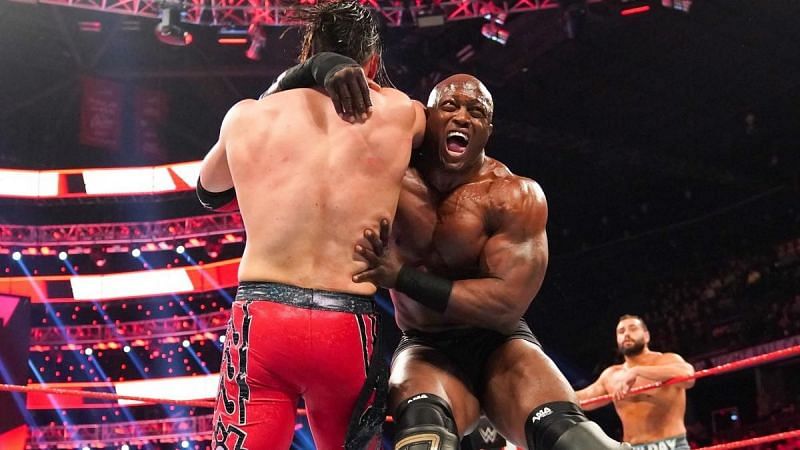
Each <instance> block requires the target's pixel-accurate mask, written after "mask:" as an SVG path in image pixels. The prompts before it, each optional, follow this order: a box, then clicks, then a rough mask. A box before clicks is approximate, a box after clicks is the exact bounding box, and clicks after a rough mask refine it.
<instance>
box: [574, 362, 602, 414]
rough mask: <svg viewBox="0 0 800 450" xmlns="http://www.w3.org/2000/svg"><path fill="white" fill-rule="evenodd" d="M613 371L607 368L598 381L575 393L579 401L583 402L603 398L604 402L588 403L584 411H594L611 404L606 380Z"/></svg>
mask: <svg viewBox="0 0 800 450" xmlns="http://www.w3.org/2000/svg"><path fill="white" fill-rule="evenodd" d="M610 371H611V368H607V369H606V370H604V371H603V373H601V374H600V376H599V377H598V378H597V380H596V381H595V382H594V383H592V384H590V385H589V386H586V387H585V388H583V389H581V390H578V391H575V395H576V396H577V397H578V401H580V402H583V401H584V400H588V399H591V398H595V397H597V398H603V400H602V401H597V402H593V403H586V404H582V405H581V406H582V407H583V409H584V410H586V411H591V410H593V409H597V408H601V407H603V406H606V405H608V404H609V403H611V397H610V396H609V395H608V391H607V390H606V386H605V380H606V377H607V376H608V373H609V372H610Z"/></svg>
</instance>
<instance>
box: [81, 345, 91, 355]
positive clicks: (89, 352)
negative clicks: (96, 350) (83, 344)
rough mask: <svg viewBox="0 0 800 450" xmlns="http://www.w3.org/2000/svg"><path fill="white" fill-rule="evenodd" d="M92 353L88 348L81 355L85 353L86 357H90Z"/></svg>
mask: <svg viewBox="0 0 800 450" xmlns="http://www.w3.org/2000/svg"><path fill="white" fill-rule="evenodd" d="M92 352H93V350H92V348H91V347H89V348H87V349H86V350H84V351H83V353H85V354H86V356H91V354H92Z"/></svg>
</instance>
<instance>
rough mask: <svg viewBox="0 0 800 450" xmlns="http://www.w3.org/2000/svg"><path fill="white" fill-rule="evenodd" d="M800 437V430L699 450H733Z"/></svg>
mask: <svg viewBox="0 0 800 450" xmlns="http://www.w3.org/2000/svg"><path fill="white" fill-rule="evenodd" d="M796 437H800V430H794V431H786V432H783V433H775V434H770V435H767V436H761V437H755V438H751V439H744V440H741V441H734V442H726V443H724V444H717V445H712V446H711V447H703V448H700V449H697V450H728V449H733V448H742V447H748V446H751V445H758V444H766V443H769V442H775V441H780V440H784V439H792V438H796Z"/></svg>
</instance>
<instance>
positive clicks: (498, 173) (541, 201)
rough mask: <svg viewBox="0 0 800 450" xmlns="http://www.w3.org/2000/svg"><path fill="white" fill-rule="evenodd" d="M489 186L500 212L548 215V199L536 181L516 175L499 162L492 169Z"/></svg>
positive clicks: (492, 199)
mask: <svg viewBox="0 0 800 450" xmlns="http://www.w3.org/2000/svg"><path fill="white" fill-rule="evenodd" d="M492 176H493V180H492V181H491V186H490V188H489V196H490V198H491V202H492V207H493V209H495V210H496V211H497V212H500V213H511V214H516V213H523V212H524V213H528V214H531V213H535V214H544V216H545V218H546V216H547V199H546V198H545V195H544V191H543V190H542V188H541V186H539V183H537V182H536V181H534V180H532V179H530V178H526V177H522V176H519V175H515V174H513V173H511V171H510V170H508V168H507V167H506V166H504V165H502V164H500V163H499V162H498V163H497V167H495V168H494V169H493V170H492Z"/></svg>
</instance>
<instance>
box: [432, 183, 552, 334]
mask: <svg viewBox="0 0 800 450" xmlns="http://www.w3.org/2000/svg"><path fill="white" fill-rule="evenodd" d="M490 195H491V196H492V202H494V203H496V205H497V209H498V210H499V211H498V217H496V218H490V220H492V219H494V220H496V221H497V224H496V227H497V228H496V230H495V232H494V233H493V234H492V235H491V236H490V237H489V239H488V240H487V241H486V244H485V246H484V248H483V252H482V254H481V257H480V265H481V267H480V269H481V273H482V274H483V277H481V278H477V279H467V280H457V281H455V282H454V283H453V288H452V291H451V293H450V301H449V303H448V306H447V309H446V310H445V312H444V315H445V317H448V318H451V319H454V320H457V321H459V322H461V323H466V324H470V325H473V326H480V327H483V328H491V329H496V330H498V331H501V332H508V331H509V330H513V329H514V328H515V327H516V324H517V322H518V321H519V319H520V318H521V317H522V315H523V314H524V313H525V311H526V310H527V309H528V306H529V305H530V303H531V301H532V300H533V297H534V296H535V295H536V293H537V292H538V291H539V288H540V287H541V285H542V281H543V280H544V273H545V270H546V269H547V261H548V251H547V234H546V232H545V225H546V223H547V203H546V200H545V197H544V193H543V192H542V191H541V188H539V186H538V185H537V184H536V183H535V182H532V181H522V180H520V181H519V182H516V181H515V182H509V184H508V185H506V186H502V188H500V189H499V192H494V193H490Z"/></svg>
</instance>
